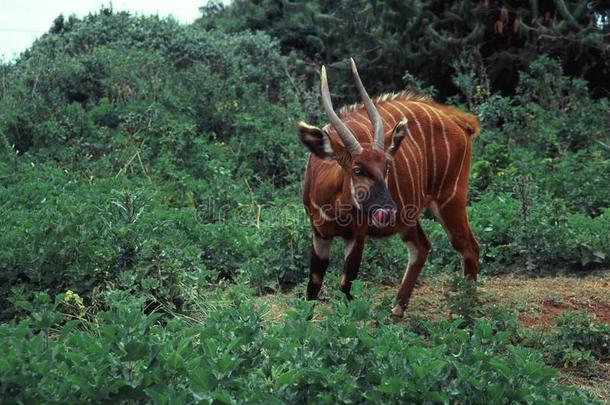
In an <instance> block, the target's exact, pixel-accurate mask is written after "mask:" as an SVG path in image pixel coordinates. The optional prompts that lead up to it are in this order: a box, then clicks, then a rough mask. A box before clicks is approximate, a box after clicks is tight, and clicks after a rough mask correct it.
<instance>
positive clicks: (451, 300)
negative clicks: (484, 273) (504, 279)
mask: <svg viewBox="0 0 610 405" xmlns="http://www.w3.org/2000/svg"><path fill="white" fill-rule="evenodd" d="M445 300H446V301H447V305H448V306H449V310H450V312H451V314H452V316H453V317H454V318H458V319H463V320H464V321H465V322H466V325H472V324H473V322H474V320H475V319H476V318H478V317H479V316H480V315H481V300H480V297H479V292H478V289H477V281H476V280H471V279H468V278H465V277H464V276H462V275H461V274H458V273H457V272H456V273H455V274H454V275H453V277H452V278H451V283H450V288H449V290H447V292H446V294H445Z"/></svg>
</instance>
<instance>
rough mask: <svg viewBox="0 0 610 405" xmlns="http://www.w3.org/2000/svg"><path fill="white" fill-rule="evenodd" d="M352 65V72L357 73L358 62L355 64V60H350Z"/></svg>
mask: <svg viewBox="0 0 610 405" xmlns="http://www.w3.org/2000/svg"><path fill="white" fill-rule="evenodd" d="M349 60H350V62H351V65H352V72H355V71H356V62H354V58H349Z"/></svg>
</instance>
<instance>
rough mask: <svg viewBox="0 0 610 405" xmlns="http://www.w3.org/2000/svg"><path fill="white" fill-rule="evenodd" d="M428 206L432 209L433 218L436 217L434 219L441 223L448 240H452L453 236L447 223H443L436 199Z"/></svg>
mask: <svg viewBox="0 0 610 405" xmlns="http://www.w3.org/2000/svg"><path fill="white" fill-rule="evenodd" d="M429 207H430V211H432V215H434V218H436V220H437V221H438V222H440V223H441V225H442V226H443V229H444V230H445V233H446V234H447V237H448V238H449V242H451V241H452V240H453V237H452V236H451V232H449V229H448V228H447V225H446V224H445V221H444V220H443V217H442V216H441V213H440V211H439V209H438V204H437V203H436V201H432V202H431V203H430V205H429Z"/></svg>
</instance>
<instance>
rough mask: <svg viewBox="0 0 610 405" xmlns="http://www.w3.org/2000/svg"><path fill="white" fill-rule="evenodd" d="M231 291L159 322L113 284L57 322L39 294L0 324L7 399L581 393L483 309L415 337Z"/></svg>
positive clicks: (542, 396)
mask: <svg viewBox="0 0 610 405" xmlns="http://www.w3.org/2000/svg"><path fill="white" fill-rule="evenodd" d="M355 288H356V289H357V288H359V286H358V285H355ZM235 293H236V294H235ZM234 294H235V295H236V297H239V298H238V299H236V297H234V298H233V299H232V301H231V302H226V301H225V303H224V304H222V305H221V306H220V307H217V308H216V309H215V310H213V311H210V312H208V313H207V314H206V315H204V317H203V319H202V320H201V323H196V324H191V323H189V322H187V320H186V319H184V318H181V317H175V318H173V319H169V320H167V321H166V322H165V321H164V322H160V321H161V319H160V316H159V314H149V315H146V314H145V313H144V312H143V311H142V301H141V300H134V299H132V298H130V297H129V296H128V295H125V294H122V293H112V294H110V295H109V297H108V299H107V302H108V303H109V308H108V310H106V311H102V312H99V313H97V314H96V315H95V316H94V318H93V319H92V321H91V322H89V321H85V320H71V321H69V322H68V323H67V324H65V326H64V327H63V328H58V327H57V325H56V322H57V318H58V317H59V318H62V317H63V316H62V314H61V313H58V312H57V311H56V310H53V308H52V307H51V308H48V304H46V303H45V302H48V301H45V300H44V299H43V301H42V302H41V305H43V304H44V305H47V307H45V308H48V309H46V310H45V311H47V312H46V313H49V314H50V315H52V318H49V320H48V321H47V320H45V319H47V318H38V317H36V316H32V317H31V318H28V319H25V320H23V321H21V322H19V323H16V322H11V323H10V324H4V325H0V341H1V343H2V344H1V345H0V354H1V356H0V393H1V395H2V397H3V399H4V400H7V401H17V402H31V401H42V402H47V401H59V402H80V401H85V402H87V401H117V400H133V401H153V402H159V403H169V402H172V403H175V402H180V403H191V402H199V401H202V400H203V401H208V402H212V401H216V402H224V403H243V402H261V403H262V402H264V403H280V402H284V403H285V402H299V403H300V402H307V401H312V402H321V403H348V402H359V401H362V400H365V401H367V402H373V403H388V402H392V403H394V402H396V403H398V402H404V401H409V402H411V401H413V402H424V401H440V402H454V401H467V402H469V403H489V402H490V401H494V402H497V401H518V402H521V401H522V402H531V401H535V400H546V401H569V402H570V403H587V402H588V399H587V398H588V397H587V395H585V394H584V393H582V392H579V391H577V390H574V389H571V388H568V387H562V386H559V385H557V382H556V376H557V372H556V371H554V370H552V369H550V368H547V367H545V366H544V365H543V364H542V363H541V356H540V354H538V353H536V352H534V351H532V350H527V349H523V348H519V347H515V346H512V345H510V344H509V343H508V339H509V333H508V332H494V329H493V326H492V324H491V323H490V321H488V320H486V319H478V320H475V321H474V322H473V324H472V327H468V328H463V327H462V326H461V323H462V321H461V320H455V321H453V322H449V321H447V320H440V321H437V322H434V323H427V324H425V325H424V327H425V328H426V333H427V335H428V336H429V337H428V339H427V344H424V341H423V339H422V338H421V337H420V336H417V335H415V334H413V333H411V332H408V331H407V330H406V329H405V328H404V327H402V326H400V325H394V324H391V323H386V322H384V321H381V318H378V317H377V314H375V313H374V312H373V311H372V309H371V307H370V304H369V302H368V301H367V300H362V299H356V300H353V301H352V302H351V303H350V304H349V305H345V304H344V303H343V300H336V301H333V303H332V307H331V308H329V309H327V310H325V318H324V319H323V320H321V321H320V322H318V323H313V322H310V321H307V320H306V318H307V317H308V315H309V314H310V313H311V305H310V304H309V303H303V302H296V303H295V307H294V308H293V309H290V310H288V312H287V314H286V317H285V319H284V320H283V321H281V322H280V323H278V324H267V323H265V322H263V321H262V318H261V310H264V308H262V309H261V308H257V307H256V306H255V305H254V304H253V302H252V301H251V300H249V299H247V295H244V294H243V293H242V292H239V291H235V292H234ZM359 295H360V294H359ZM227 298H228V297H227ZM60 301H61V299H60ZM35 311H37V312H33V313H40V310H35ZM371 321H373V322H376V323H377V327H371V326H370V323H371ZM41 328H42V329H44V328H46V329H45V330H49V329H51V330H53V331H54V334H53V336H52V337H50V336H49V334H44V333H40V332H38V330H40V329H41Z"/></svg>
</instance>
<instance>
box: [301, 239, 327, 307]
mask: <svg viewBox="0 0 610 405" xmlns="http://www.w3.org/2000/svg"><path fill="white" fill-rule="evenodd" d="M332 241H333V240H332V238H328V239H324V238H322V237H321V236H320V235H317V234H316V232H315V231H314V232H313V237H312V246H311V256H310V260H309V283H308V284H307V299H308V300H316V299H317V298H318V294H319V293H320V289H321V288H322V282H323V281H324V275H325V274H326V269H327V268H328V263H329V260H328V259H329V256H330V246H331V244H332Z"/></svg>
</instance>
